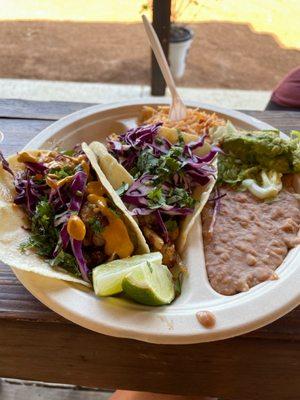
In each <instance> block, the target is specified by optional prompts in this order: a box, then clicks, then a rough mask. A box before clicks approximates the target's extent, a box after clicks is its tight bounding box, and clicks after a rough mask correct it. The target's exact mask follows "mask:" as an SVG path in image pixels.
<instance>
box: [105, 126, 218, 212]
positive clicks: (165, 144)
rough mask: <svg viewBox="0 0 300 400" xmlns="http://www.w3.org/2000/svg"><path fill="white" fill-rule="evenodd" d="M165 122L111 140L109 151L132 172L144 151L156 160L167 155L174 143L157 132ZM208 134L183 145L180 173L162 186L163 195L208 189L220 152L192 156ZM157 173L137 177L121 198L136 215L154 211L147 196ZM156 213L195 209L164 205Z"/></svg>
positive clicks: (216, 150)
mask: <svg viewBox="0 0 300 400" xmlns="http://www.w3.org/2000/svg"><path fill="white" fill-rule="evenodd" d="M161 125H162V123H157V124H154V125H143V126H140V127H138V128H134V129H130V130H129V131H127V132H126V133H124V134H122V135H120V136H119V137H118V138H115V137H113V138H110V139H109V140H108V144H107V146H108V150H109V151H110V152H111V153H112V154H113V155H114V156H115V158H116V159H117V160H118V161H119V162H120V163H121V164H122V165H123V167H124V168H125V169H127V170H128V171H129V172H131V170H132V169H133V168H134V166H135V165H136V164H137V162H138V159H139V156H140V155H141V153H142V151H143V150H145V149H150V151H151V152H152V155H153V156H154V157H155V158H158V159H159V158H160V157H161V156H164V155H167V154H168V153H169V151H170V149H172V146H173V145H172V144H171V143H170V142H169V141H168V140H167V139H165V138H162V137H159V140H157V139H158V131H159V128H160V127H161ZM206 136H207V135H203V136H201V137H200V138H199V140H197V141H195V142H191V143H188V144H185V145H183V151H182V154H181V155H180V156H179V157H178V160H179V161H180V163H181V168H180V171H179V172H176V173H175V174H174V176H173V179H172V180H171V182H170V181H167V182H164V183H163V184H162V191H163V193H164V192H165V193H167V192H168V191H169V190H171V189H173V188H176V187H181V188H183V189H185V190H186V191H187V192H188V193H190V194H191V193H192V192H193V189H194V188H195V187H196V186H198V185H201V186H205V185H206V184H207V183H208V182H209V180H210V179H211V177H212V176H214V175H215V173H216V170H215V168H214V167H213V166H212V165H211V161H212V160H213V159H214V157H215V155H216V154H217V153H218V152H219V151H220V149H219V148H217V147H215V146H214V147H212V148H211V150H210V152H209V153H208V154H206V155H204V156H202V157H200V156H197V155H196V154H194V153H193V151H194V150H196V149H197V148H199V147H202V146H203V145H204V141H205V138H206ZM155 179H156V176H155V174H153V175H151V174H149V173H147V172H146V173H144V174H143V175H142V176H140V177H138V178H137V179H136V180H135V182H134V183H133V184H132V185H131V187H130V188H129V189H128V190H127V191H126V192H125V193H124V194H123V196H122V199H123V201H124V202H126V203H127V204H130V205H131V206H133V207H131V212H132V214H133V215H148V214H151V213H152V212H154V210H153V209H151V208H149V207H148V204H149V202H148V199H147V195H148V194H149V192H150V191H151V190H152V189H153V186H154V185H155ZM156 211H159V212H161V213H163V214H168V215H183V216H185V215H188V214H190V213H192V212H193V209H192V208H189V207H181V206H180V204H176V203H175V204H172V205H162V206H161V207H159V208H158V209H157V210H156Z"/></svg>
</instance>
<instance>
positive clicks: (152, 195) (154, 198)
mask: <svg viewBox="0 0 300 400" xmlns="http://www.w3.org/2000/svg"><path fill="white" fill-rule="evenodd" d="M147 198H148V200H149V204H148V205H149V207H150V208H159V207H161V206H163V205H165V204H166V199H165V196H164V194H163V191H162V188H161V187H156V188H154V189H153V190H151V191H150V192H149V193H148V194H147Z"/></svg>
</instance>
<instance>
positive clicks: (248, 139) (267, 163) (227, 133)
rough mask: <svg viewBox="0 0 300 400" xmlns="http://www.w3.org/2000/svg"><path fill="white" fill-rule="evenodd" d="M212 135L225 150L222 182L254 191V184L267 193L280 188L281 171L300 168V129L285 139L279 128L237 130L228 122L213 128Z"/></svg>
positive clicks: (220, 173) (220, 159)
mask: <svg viewBox="0 0 300 400" xmlns="http://www.w3.org/2000/svg"><path fill="white" fill-rule="evenodd" d="M211 138H212V140H213V142H214V143H216V144H218V145H219V146H220V147H221V148H222V150H223V151H224V153H222V154H219V156H218V183H219V184H224V183H226V184H229V185H231V186H239V187H240V188H244V189H245V188H247V189H248V190H250V191H251V192H253V193H254V189H253V188H254V186H255V193H256V192H258V190H256V189H259V190H260V191H261V192H262V195H263V196H265V193H267V192H268V193H271V192H272V193H275V192H279V191H280V187H281V186H280V184H279V183H280V182H281V176H282V174H287V173H296V172H300V133H299V134H298V133H297V135H296V134H292V138H291V139H284V138H281V137H280V133H279V131H276V130H274V131H251V132H250V131H238V130H237V129H236V128H235V127H234V126H233V125H232V124H231V123H230V122H228V123H227V125H226V126H222V127H218V128H217V129H216V130H215V131H214V132H211ZM244 183H245V184H244ZM240 185H241V186H240ZM270 187H271V189H272V190H269V189H270ZM258 197H259V196H258Z"/></svg>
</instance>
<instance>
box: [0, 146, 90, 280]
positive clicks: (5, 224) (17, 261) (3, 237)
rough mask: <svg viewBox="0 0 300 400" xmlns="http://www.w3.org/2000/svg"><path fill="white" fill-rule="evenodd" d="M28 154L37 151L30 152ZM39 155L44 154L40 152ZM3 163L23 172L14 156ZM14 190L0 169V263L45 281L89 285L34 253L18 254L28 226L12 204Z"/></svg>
mask: <svg viewBox="0 0 300 400" xmlns="http://www.w3.org/2000/svg"><path fill="white" fill-rule="evenodd" d="M29 153H30V154H33V155H35V154H37V153H41V151H37V150H34V151H30V152H29ZM43 153H48V152H47V151H43ZM7 161H8V162H9V165H10V167H11V169H12V170H13V171H14V172H16V171H20V170H22V169H23V164H21V163H19V162H18V161H17V155H13V156H10V157H8V159H7ZM14 196H15V188H14V185H13V178H12V176H11V175H10V174H9V173H8V172H7V171H5V170H4V169H3V168H2V165H1V166H0V221H1V224H0V260H1V261H2V262H4V263H5V264H7V265H9V266H10V267H12V268H17V269H21V270H23V271H28V272H34V273H36V274H39V275H43V276H46V277H48V278H55V279H60V280H63V281H68V282H74V283H80V284H82V285H85V286H90V285H89V284H88V283H87V282H85V281H84V280H82V279H79V278H76V277H74V276H73V275H71V274H68V273H67V272H63V271H62V270H58V269H54V268H52V267H51V266H50V265H49V264H48V263H47V262H46V261H45V260H44V259H43V258H42V257H40V256H38V255H37V254H36V253H34V251H32V250H28V251H26V252H25V253H21V252H20V245H21V244H22V243H24V242H26V241H27V240H28V239H29V237H30V233H29V231H27V230H25V229H24V228H23V227H24V226H26V225H27V224H28V221H27V219H26V216H25V214H24V212H23V210H22V209H21V208H20V207H19V206H16V205H15V204H14V203H13V199H14Z"/></svg>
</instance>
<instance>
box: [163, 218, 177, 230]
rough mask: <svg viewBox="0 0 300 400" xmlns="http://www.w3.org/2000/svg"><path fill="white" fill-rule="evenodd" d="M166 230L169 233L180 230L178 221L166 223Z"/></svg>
mask: <svg viewBox="0 0 300 400" xmlns="http://www.w3.org/2000/svg"><path fill="white" fill-rule="evenodd" d="M165 225H166V228H167V230H168V232H174V231H176V229H178V224H177V221H175V220H174V219H169V220H168V221H166V222H165Z"/></svg>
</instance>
